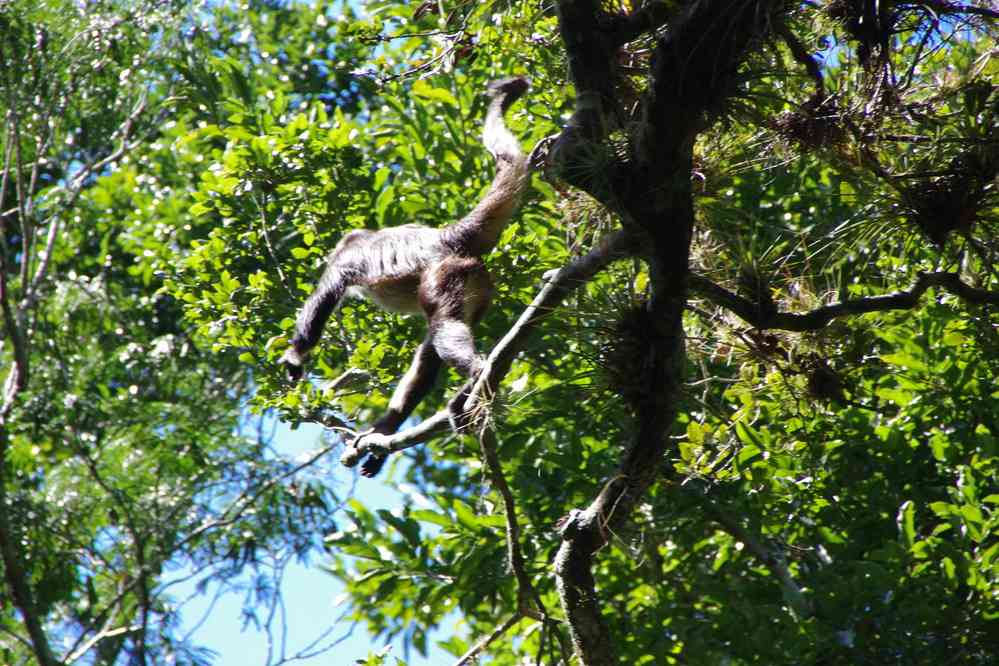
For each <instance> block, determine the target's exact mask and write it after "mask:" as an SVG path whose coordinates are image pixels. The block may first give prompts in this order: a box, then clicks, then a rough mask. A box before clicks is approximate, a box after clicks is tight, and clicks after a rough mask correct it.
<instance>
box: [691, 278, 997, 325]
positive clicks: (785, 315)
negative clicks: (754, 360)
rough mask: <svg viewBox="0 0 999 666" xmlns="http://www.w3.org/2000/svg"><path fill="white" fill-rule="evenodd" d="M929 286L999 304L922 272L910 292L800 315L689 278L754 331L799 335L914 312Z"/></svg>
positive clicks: (956, 281)
mask: <svg viewBox="0 0 999 666" xmlns="http://www.w3.org/2000/svg"><path fill="white" fill-rule="evenodd" d="M930 287H940V288H943V289H946V290H947V291H949V292H951V293H952V294H954V295H955V296H957V297H959V298H961V299H963V300H965V301H968V302H969V303H974V304H976V305H986V304H988V305H999V292H994V291H988V290H986V289H979V288H977V287H972V286H970V285H968V284H965V283H964V282H962V281H961V278H960V277H959V276H958V274H957V273H947V272H936V273H920V274H919V277H918V278H917V279H916V281H915V283H913V285H912V287H910V288H909V290H908V291H897V292H895V293H892V294H885V295H883V296H869V297H867V298H853V299H849V300H846V301H842V302H840V303H834V304H832V305H824V306H822V307H820V308H816V309H814V310H811V311H810V312H805V313H800V314H799V313H794V312H773V311H768V310H767V309H766V308H762V307H760V306H759V305H758V304H756V303H753V302H752V301H750V300H749V299H747V298H744V297H742V296H739V295H738V294H735V293H733V292H731V291H729V290H727V289H725V288H724V287H721V286H719V285H717V284H715V283H714V282H712V281H711V280H709V279H707V278H705V277H704V276H701V275H697V274H694V273H691V275H690V290H691V292H692V293H694V294H697V295H698V296H701V297H703V298H705V299H707V300H709V301H711V302H712V303H714V304H715V305H718V306H720V307H723V308H725V309H726V310H729V311H731V312H733V313H735V314H736V315H738V316H739V317H740V318H741V319H743V320H745V321H746V322H747V323H749V324H750V325H752V326H753V327H754V328H758V329H760V330H765V329H781V330H785V331H799V332H800V331H816V330H819V329H821V328H823V327H824V326H826V325H827V324H828V323H829V322H830V321H832V320H833V319H836V318H837V317H845V316H850V315H859V314H865V313H869V312H884V311H887V310H911V309H912V308H914V307H916V305H918V304H919V299H920V297H921V296H922V295H923V293H924V292H925V291H926V290H927V289H929V288H930Z"/></svg>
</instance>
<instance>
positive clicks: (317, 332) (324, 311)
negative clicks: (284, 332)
mask: <svg viewBox="0 0 999 666" xmlns="http://www.w3.org/2000/svg"><path fill="white" fill-rule="evenodd" d="M348 286H350V281H349V279H348V275H347V272H346V271H344V270H343V269H342V268H341V267H339V266H337V264H336V263H335V262H334V261H332V260H331V261H330V263H329V264H328V265H327V266H326V270H325V271H324V272H323V276H322V277H321V278H320V279H319V284H317V285H316V289H315V291H313V292H312V295H311V296H309V298H308V300H306V301H305V305H303V306H302V311H301V312H300V313H299V314H298V320H297V321H296V322H295V335H294V336H293V337H292V339H291V347H289V348H288V350H287V351H285V353H284V355H283V356H282V357H281V361H280V362H281V363H282V365H284V368H285V372H287V374H288V379H290V380H291V381H293V382H296V381H298V380H299V379H301V378H302V373H303V370H302V366H303V364H304V363H305V358H306V357H307V356H308V354H309V352H310V351H312V349H313V347H315V346H316V344H317V343H318V342H319V338H320V336H321V335H322V333H323V326H325V325H326V321H327V320H328V319H329V318H330V315H331V314H332V313H333V310H335V309H336V306H337V304H338V303H339V302H340V300H341V299H342V298H343V295H344V293H346V291H347V287H348Z"/></svg>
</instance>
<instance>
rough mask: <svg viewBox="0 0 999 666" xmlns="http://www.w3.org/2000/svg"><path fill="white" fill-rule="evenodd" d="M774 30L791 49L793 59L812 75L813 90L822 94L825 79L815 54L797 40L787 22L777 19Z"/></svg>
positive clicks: (823, 92)
mask: <svg viewBox="0 0 999 666" xmlns="http://www.w3.org/2000/svg"><path fill="white" fill-rule="evenodd" d="M774 31H775V32H776V33H777V34H778V35H780V38H781V39H783V40H784V43H785V44H787V47H788V48H789V49H790V50H791V55H792V56H794V59H795V60H796V61H797V62H798V63H800V64H801V65H803V66H804V68H805V70H806V71H808V75H809V76H810V77H812V80H813V81H814V82H815V92H816V94H818V95H824V94H825V90H826V84H825V80H824V79H823V78H822V69H821V68H820V67H819V63H818V61H816V59H815V56H813V55H812V54H811V53H809V52H808V50H807V49H806V48H805V46H804V44H802V43H801V41H799V40H798V37H797V36H796V35H795V34H794V33H793V32H791V29H790V28H789V27H787V24H786V23H784V22H783V21H778V22H777V23H776V24H775V25H774Z"/></svg>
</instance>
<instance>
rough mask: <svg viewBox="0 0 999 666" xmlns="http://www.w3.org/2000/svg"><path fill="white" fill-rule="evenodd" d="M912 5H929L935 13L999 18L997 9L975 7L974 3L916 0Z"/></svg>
mask: <svg viewBox="0 0 999 666" xmlns="http://www.w3.org/2000/svg"><path fill="white" fill-rule="evenodd" d="M912 4H914V5H922V6H924V7H929V8H930V9H932V10H933V11H934V12H936V13H937V14H972V15H974V16H982V17H985V18H991V19H999V9H988V8H987V7H976V6H974V5H964V4H959V3H955V2H946V1H945V0H917V1H915V2H913V3H912Z"/></svg>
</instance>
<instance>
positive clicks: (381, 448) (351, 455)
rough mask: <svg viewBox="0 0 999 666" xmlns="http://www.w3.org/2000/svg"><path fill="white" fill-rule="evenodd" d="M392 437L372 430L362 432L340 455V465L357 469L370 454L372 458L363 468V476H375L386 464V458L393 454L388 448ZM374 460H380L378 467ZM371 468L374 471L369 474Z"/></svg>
mask: <svg viewBox="0 0 999 666" xmlns="http://www.w3.org/2000/svg"><path fill="white" fill-rule="evenodd" d="M391 437H392V436H391V435H383V434H382V433H380V432H374V431H372V430H369V431H368V432H362V433H361V434H360V435H358V436H357V437H356V438H354V440H353V441H352V442H350V443H349V444H347V448H345V449H344V450H343V453H341V454H340V464H341V465H343V466H344V467H356V466H357V463H359V462H360V461H361V458H363V457H364V456H366V455H369V454H370V457H369V458H368V459H367V460H366V461H365V462H364V464H363V465H362V466H361V474H362V475H364V476H374V475H375V474H377V473H378V470H380V469H381V467H382V464H384V462H385V457H386V456H387V455H388V454H389V453H391V451H390V450H389V446H388V441H389V439H391ZM374 458H379V459H380V462H379V463H378V464H377V466H375V464H374V462H373V459H374ZM371 468H373V469H374V471H373V472H371V473H367V472H368V470H370V469H371Z"/></svg>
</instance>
